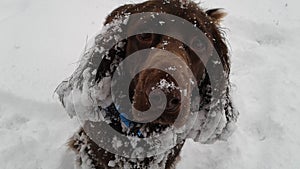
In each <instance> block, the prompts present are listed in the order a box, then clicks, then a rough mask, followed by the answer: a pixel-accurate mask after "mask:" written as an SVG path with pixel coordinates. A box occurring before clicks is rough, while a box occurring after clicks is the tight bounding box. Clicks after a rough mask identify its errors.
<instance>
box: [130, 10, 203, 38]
mask: <svg viewBox="0 0 300 169" xmlns="http://www.w3.org/2000/svg"><path fill="white" fill-rule="evenodd" d="M185 17H187V16H185ZM187 23H189V25H190V24H192V25H194V26H193V27H190V28H189V32H188V33H186V34H185V35H190V36H191V37H193V36H195V35H196V34H197V31H195V30H197V29H199V28H200V29H201V30H202V26H200V24H201V23H199V22H198V21H197V19H196V17H189V18H188V19H186V18H182V17H178V16H175V15H172V14H168V13H165V12H164V13H156V12H146V13H142V14H138V15H136V14H131V15H130V16H129V20H128V23H127V24H126V26H125V28H124V30H125V31H126V32H128V33H129V34H132V33H133V32H143V31H145V32H148V33H156V32H162V33H163V32H168V34H172V35H178V36H180V35H182V34H183V32H186V31H187V30H186V28H187ZM193 30H194V31H193ZM202 31H203V30H202Z"/></svg>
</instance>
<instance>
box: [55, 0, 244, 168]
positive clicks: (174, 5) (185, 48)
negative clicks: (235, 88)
mask: <svg viewBox="0 0 300 169" xmlns="http://www.w3.org/2000/svg"><path fill="white" fill-rule="evenodd" d="M198 5H199V4H196V3H194V2H192V1H187V0H185V1H184V0H150V1H146V2H143V3H140V4H128V5H123V6H121V7H119V8H117V9H115V10H114V11H112V12H111V13H110V14H109V16H108V17H107V18H106V21H105V23H104V25H109V24H111V23H113V22H115V21H116V20H118V19H119V18H120V17H123V16H130V15H133V14H137V13H143V12H155V13H165V14H170V15H174V16H177V17H180V18H182V19H184V20H186V21H188V22H190V23H192V24H193V25H194V27H196V28H197V29H199V30H201V31H202V32H203V35H205V36H206V38H207V39H208V42H204V41H205V40H203V39H201V38H198V37H199V36H198V35H194V34H192V33H191V35H189V37H187V36H186V37H182V38H185V39H186V40H187V41H189V42H191V43H190V44H191V45H187V44H186V43H183V42H182V41H180V40H178V39H176V38H174V37H170V36H167V35H164V34H156V33H142V34H137V35H134V36H130V37H128V38H126V39H123V40H122V45H116V46H115V47H113V48H111V49H110V50H109V51H108V52H107V53H106V57H105V58H104V59H103V60H102V62H101V63H99V65H95V64H94V65H92V66H94V67H96V71H95V72H92V73H91V76H87V75H86V74H87V73H86V72H88V71H82V72H79V71H77V73H78V72H79V74H81V75H80V77H81V76H82V78H81V79H86V78H89V77H93V76H92V75H94V77H95V78H94V79H93V80H94V81H95V83H96V84H97V85H98V84H100V83H101V85H102V87H103V84H105V83H104V82H105V80H103V79H105V78H106V77H109V76H112V74H113V73H114V72H115V71H116V69H117V68H116V67H117V66H115V64H113V63H114V61H115V60H116V58H119V59H121V60H122V59H125V58H127V57H128V56H130V55H132V54H134V53H135V52H137V51H140V50H143V49H154V48H155V49H160V50H157V51H156V52H148V53H147V54H148V55H152V56H153V57H148V58H147V57H142V56H141V57H140V59H142V60H143V59H144V58H147V59H144V61H143V64H144V65H143V66H145V67H151V66H152V67H153V66H159V65H161V64H164V63H163V61H164V59H163V58H165V57H170V56H168V55H169V54H168V53H164V52H163V51H169V52H171V53H173V54H175V55H176V56H177V57H179V58H180V60H181V61H183V62H184V64H186V65H188V69H190V70H191V72H192V74H193V76H194V77H195V79H196V81H195V82H194V83H195V84H196V86H197V89H198V94H199V95H200V98H201V99H200V100H199V102H198V107H199V112H202V116H203V117H202V118H199V117H198V118H197V119H196V120H195V121H194V123H195V124H194V125H195V126H196V127H194V128H193V129H192V131H198V130H199V131H198V133H197V132H194V133H193V132H191V134H190V135H185V136H186V138H188V137H189V138H193V139H194V140H195V141H199V142H203V143H210V142H214V141H215V140H217V139H224V138H225V137H226V136H224V135H229V133H230V132H229V130H230V128H231V127H232V126H231V125H230V124H231V122H235V121H236V118H237V115H238V113H237V112H236V111H234V108H233V105H232V102H231V98H230V96H229V87H230V84H229V73H230V61H229V56H228V49H227V46H226V43H225V40H224V37H223V34H222V31H221V29H220V27H219V22H220V21H221V19H222V18H223V17H224V16H225V15H226V14H225V13H224V12H223V11H222V10H221V9H211V10H204V9H202V8H200V7H199V6H198ZM149 19H150V18H147V17H145V18H143V19H136V18H131V19H129V20H128V21H127V25H128V28H127V29H126V30H125V31H127V32H129V31H133V30H134V29H136V28H138V27H141V25H142V24H141V23H145V22H144V21H147V20H149ZM141 20H142V21H141ZM116 30H117V29H116ZM164 31H166V32H175V34H176V33H177V35H178V37H180V31H181V30H180V28H175V27H169V28H164ZM178 32H179V34H178ZM125 33H126V32H125ZM99 48H100V49H99ZM213 49H215V50H213ZM97 50H98V51H99V50H100V51H101V46H100V47H98V48H97ZM196 53H198V54H199V53H200V54H201V55H202V56H201V58H204V59H199V58H198V57H197V54H196ZM99 57H102V56H99ZM215 57H217V58H219V60H220V63H219V64H221V66H222V70H223V71H222V77H223V78H221V77H220V79H219V78H215V77H209V76H208V70H207V69H206V67H207V66H208V65H209V64H212V65H213V64H216V63H217V61H215V60H213V59H214V58H215ZM102 58H103V57H102ZM90 62H93V61H90ZM136 62H137V63H140V62H138V61H137V60H136ZM137 63H132V67H135V66H137ZM168 64H173V65H179V64H182V63H181V62H178V61H176V59H174V60H169V61H168ZM113 65H114V66H115V67H113ZM179 66H180V65H179ZM211 67H212V68H214V66H211ZM216 69H217V68H216ZM88 70H89V69H88ZM184 70H185V69H182V71H177V72H176V71H175V72H176V73H175V76H176V77H178V78H177V79H176V80H175V79H174V78H173V77H172V76H170V75H169V74H168V73H167V72H165V71H160V70H158V69H146V70H143V71H140V72H139V73H138V74H137V75H135V76H134V78H133V79H132V81H131V83H130V85H129V89H128V92H129V98H130V101H131V103H132V106H133V107H134V108H135V109H136V110H138V111H141V112H143V111H147V110H148V109H150V107H151V105H152V104H154V105H155V104H159V103H154V102H155V101H156V102H161V98H159V96H158V97H156V96H155V94H154V96H152V97H153V98H154V99H153V100H152V101H153V102H151V101H150V100H149V95H150V93H151V92H153V91H154V90H155V89H156V88H157V87H158V86H159V85H165V86H164V88H161V90H162V91H163V93H164V94H165V96H166V105H165V109H164V111H163V113H162V114H161V115H160V116H159V117H158V118H156V119H155V120H153V121H151V122H147V123H137V122H133V121H130V120H128V119H126V117H124V116H122V115H120V111H119V108H118V106H117V105H115V104H114V103H112V102H109V101H108V104H107V105H106V106H104V105H101V106H99V109H101V110H105V111H106V112H109V113H107V114H106V115H105V118H106V119H109V120H108V121H109V122H108V123H109V125H110V126H111V127H112V128H113V129H114V130H116V131H118V132H119V133H122V134H124V135H130V136H132V137H137V138H144V137H147V136H151V135H152V134H153V133H154V132H155V133H163V132H164V131H165V130H166V129H167V128H168V127H170V126H172V125H173V124H174V123H175V121H176V119H178V116H180V109H181V108H183V107H185V110H187V109H190V107H191V106H189V102H190V100H189V98H190V97H192V94H191V93H192V88H188V89H187V91H185V94H184V96H186V98H187V99H185V98H182V97H181V96H182V95H181V93H182V91H181V90H180V89H179V87H180V85H179V83H185V81H184V80H183V79H184V76H186V75H185V71H184ZM82 74H83V75H82ZM181 77H182V78H181ZM73 79H76V78H73ZM77 79H78V78H77ZM71 80H72V79H71ZM71 80H69V81H66V82H65V83H63V85H65V84H68V85H69V86H68V85H65V86H66V87H62V86H63V85H61V86H60V87H59V88H58V91H57V93H58V94H59V96H60V99H61V101H62V103H63V105H64V106H65V107H70V106H69V104H68V103H67V102H68V101H69V100H71V99H65V98H64V97H65V95H66V94H62V93H64V92H65V93H66V91H67V90H68V88H70V83H71V82H70V81H71ZM212 80H215V81H216V83H217V84H216V86H217V87H219V89H214V88H212V85H211V81H212ZM108 83H109V84H110V83H111V82H108ZM76 85H77V86H80V85H81V87H78V88H79V89H80V90H82V91H83V90H85V88H86V87H85V85H84V84H80V85H78V84H76ZM101 85H100V86H101ZM74 86H75V85H74ZM77 86H76V87H77ZM73 88H75V87H73ZM101 90H102V94H101V97H102V95H103V92H104V93H105V92H107V93H109V89H101ZM215 90H216V91H220V92H219V93H220V94H221V95H222V96H223V97H222V98H221V102H220V103H222V105H223V107H221V109H220V108H214V107H213V106H212V105H214V104H213V103H214V98H213V96H212V94H211V93H212V91H215ZM69 93H72V94H74V93H76V92H69ZM94 93H96V95H97V92H94ZM107 95H108V94H107ZM96 97H97V96H96ZM99 97H100V95H99ZM74 98H75V97H74V96H73V101H74ZM75 100H76V99H75ZM106 100H109V99H106ZM73 107H75V108H76V106H73ZM78 110H81V109H78ZM78 110H77V111H78ZM82 110H83V109H82ZM214 111H219V112H217V113H213V112H214ZM136 114H138V113H136ZM136 114H135V113H134V112H133V116H134V117H135V118H137V119H139V120H138V121H140V122H141V121H143V120H145V121H147V118H148V117H146V116H139V115H136ZM216 114H222V115H221V116H220V118H219V119H217V120H215V121H217V122H215V121H214V122H211V121H212V120H211V121H209V120H207V119H210V118H211V119H213V118H214V117H217V116H218V115H216ZM199 116H200V115H199ZM183 117H185V116H183ZM181 119H183V120H179V122H178V124H177V125H178V126H176V127H181V126H184V125H185V123H186V120H185V118H182V117H181ZM199 119H200V120H199ZM210 123H216V124H217V125H216V126H215V128H214V129H211V127H210ZM126 125H127V128H129V127H128V126H130V129H129V131H124V126H125V128H126ZM203 126H205V127H203ZM101 127H102V126H101V125H100V124H99V123H97V122H93V121H89V120H87V121H85V123H84V124H83V127H82V129H81V130H79V131H78V132H77V133H76V134H75V135H74V136H73V137H72V138H71V139H70V141H69V143H68V145H69V147H70V148H71V149H72V150H74V151H75V153H76V155H77V159H76V160H77V164H76V165H77V167H78V168H80V167H81V168H85V167H86V166H87V167H88V168H95V169H108V168H120V169H121V168H136V169H139V168H141V169H142V168H143V169H144V168H162V169H171V168H175V167H176V163H177V162H178V160H179V155H180V151H181V149H182V147H183V145H184V142H185V139H186V138H183V139H182V140H181V141H180V142H178V143H177V144H176V145H175V146H173V147H171V148H170V149H169V150H168V151H166V152H164V153H162V154H160V155H154V156H147V157H144V158H128V157H122V156H120V155H117V154H114V153H112V152H109V151H107V150H105V149H104V148H102V147H100V146H99V145H98V144H97V143H96V142H95V141H94V140H93V139H91V137H89V135H88V134H87V133H88V132H90V133H92V132H97V128H101ZM203 133H209V134H206V135H205V134H204V136H203ZM201 134H202V135H201ZM96 135H97V134H96ZM97 137H103V136H102V135H101V134H100V135H99V134H98V135H97ZM111 144H113V143H111Z"/></svg>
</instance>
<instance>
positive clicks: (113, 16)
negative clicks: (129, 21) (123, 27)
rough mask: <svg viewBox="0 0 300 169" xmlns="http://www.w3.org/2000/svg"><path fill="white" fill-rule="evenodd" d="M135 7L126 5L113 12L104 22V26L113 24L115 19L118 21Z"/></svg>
mask: <svg viewBox="0 0 300 169" xmlns="http://www.w3.org/2000/svg"><path fill="white" fill-rule="evenodd" d="M133 6H134V5H133V4H126V5H123V6H120V7H118V8H117V9H115V10H113V11H112V12H111V13H110V14H109V15H108V16H107V17H106V20H105V22H104V25H106V24H108V23H110V22H112V21H113V20H114V19H117V18H118V17H120V16H122V15H124V14H125V13H127V12H128V11H129V10H130V8H132V7H133Z"/></svg>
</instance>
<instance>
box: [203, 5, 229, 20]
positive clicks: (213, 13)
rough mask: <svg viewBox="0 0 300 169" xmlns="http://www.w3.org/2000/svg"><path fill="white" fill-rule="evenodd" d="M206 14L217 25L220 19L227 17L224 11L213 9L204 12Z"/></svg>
mask: <svg viewBox="0 0 300 169" xmlns="http://www.w3.org/2000/svg"><path fill="white" fill-rule="evenodd" d="M206 14H207V15H208V16H209V17H211V18H212V19H213V21H214V22H215V23H216V24H219V23H220V22H221V21H222V19H223V18H224V17H225V16H226V15H227V13H226V12H225V10H224V9H222V8H215V9H210V10H207V11H206Z"/></svg>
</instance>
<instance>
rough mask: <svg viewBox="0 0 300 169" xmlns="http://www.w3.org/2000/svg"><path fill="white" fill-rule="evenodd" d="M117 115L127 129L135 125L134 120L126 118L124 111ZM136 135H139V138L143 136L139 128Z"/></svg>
mask: <svg viewBox="0 0 300 169" xmlns="http://www.w3.org/2000/svg"><path fill="white" fill-rule="evenodd" d="M119 117H120V119H121V122H122V123H123V124H124V125H125V126H126V127H127V128H129V129H132V128H133V127H134V126H135V122H133V121H131V120H128V118H126V117H127V115H126V114H125V113H120V114H119ZM136 134H137V136H138V137H140V138H143V134H142V132H141V130H138V131H137V133H136Z"/></svg>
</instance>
